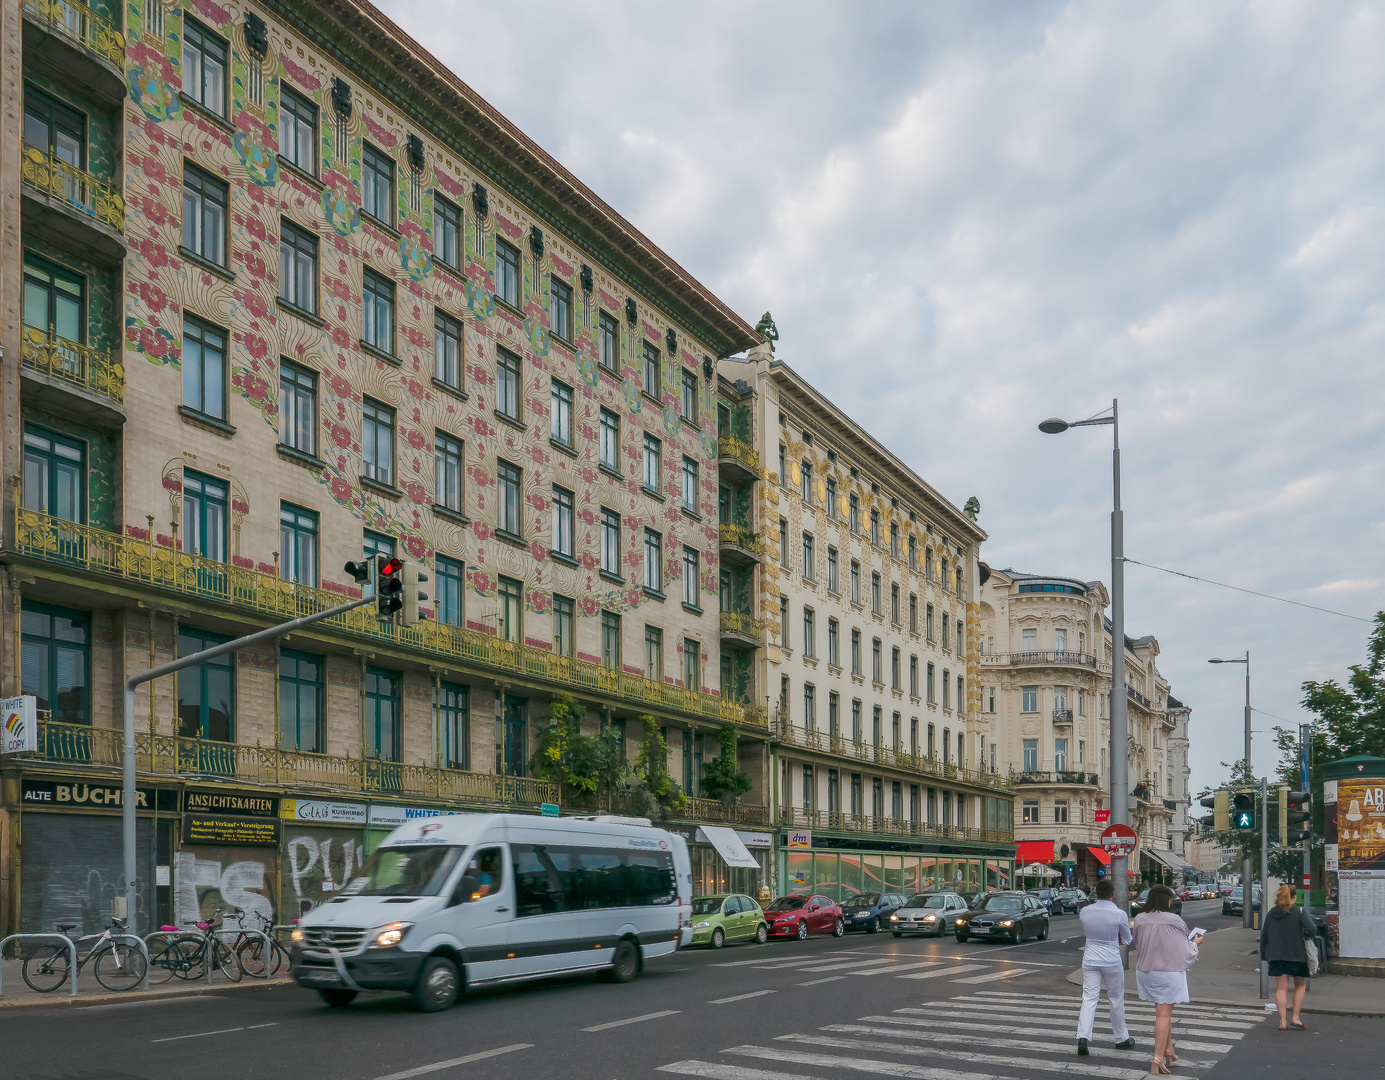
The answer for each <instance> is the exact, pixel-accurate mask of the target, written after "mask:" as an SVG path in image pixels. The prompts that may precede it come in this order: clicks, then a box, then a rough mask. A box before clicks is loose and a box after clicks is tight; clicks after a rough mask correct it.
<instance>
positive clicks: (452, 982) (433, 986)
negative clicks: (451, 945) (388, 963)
mask: <svg viewBox="0 0 1385 1080" xmlns="http://www.w3.org/2000/svg"><path fill="white" fill-rule="evenodd" d="M459 989H460V987H459V985H458V979H457V965H456V964H454V963H453V962H452V961H451V960H449V959H447V957H445V956H432V957H429V958H428V960H427V961H426V962H425V963H424V965H423V970H422V971H421V972H419V975H418V982H417V983H416V984H415V985H414V1007H415V1008H417V1009H418V1010H419V1011H420V1012H442V1010H443V1009H448V1008H451V1007H452V1005H454V1004H455V1003H456V1001H457V992H458V990H459Z"/></svg>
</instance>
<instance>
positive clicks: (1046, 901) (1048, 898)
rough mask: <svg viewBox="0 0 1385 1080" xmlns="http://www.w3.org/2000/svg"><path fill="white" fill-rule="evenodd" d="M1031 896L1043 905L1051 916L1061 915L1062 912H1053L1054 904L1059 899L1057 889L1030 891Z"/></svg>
mask: <svg viewBox="0 0 1385 1080" xmlns="http://www.w3.org/2000/svg"><path fill="white" fill-rule="evenodd" d="M1029 895H1030V896H1032V897H1034V899H1036V900H1038V901H1039V903H1041V904H1043V906H1044V910H1045V911H1047V912H1048V913H1049V914H1050V915H1060V914H1062V913H1061V912H1057V911H1054V910H1053V903H1054V901H1055V900H1057V899H1058V890H1057V889H1030V890H1029Z"/></svg>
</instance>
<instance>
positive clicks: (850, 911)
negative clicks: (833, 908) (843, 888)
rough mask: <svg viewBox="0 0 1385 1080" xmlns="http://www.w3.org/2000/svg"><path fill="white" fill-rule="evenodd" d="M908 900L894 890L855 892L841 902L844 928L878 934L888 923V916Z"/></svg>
mask: <svg viewBox="0 0 1385 1080" xmlns="http://www.w3.org/2000/svg"><path fill="white" fill-rule="evenodd" d="M908 900H909V898H908V897H907V896H905V895H904V894H903V893H896V892H878V893H875V892H864V893H857V894H856V895H855V896H852V897H850V898H848V899H847V900H846V901H845V902H844V903H843V904H842V916H843V918H845V919H846V928H847V929H848V930H865V931H866V932H867V933H871V934H878V933H879V932H880V931H881V930H883V929H885V927H887V926H889V925H890V916H891V915H893V914H894V913H895V912H896V911H898V910H899V909H900V908H902V907H903V906H904V905H905V904H906V903H908Z"/></svg>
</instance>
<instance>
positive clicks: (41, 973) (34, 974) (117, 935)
mask: <svg viewBox="0 0 1385 1080" xmlns="http://www.w3.org/2000/svg"><path fill="white" fill-rule="evenodd" d="M76 928H77V923H59V924H58V933H59V934H61V935H62V936H63V937H65V938H67V940H68V941H70V942H72V945H71V946H70V948H64V947H63V946H61V945H56V944H52V945H38V946H35V947H34V948H33V949H31V950H30V951H29V953H28V955H27V956H25V957H24V967H23V968H22V969H21V974H22V975H23V976H24V981H25V982H26V983H28V984H29V989H30V990H33V991H34V992H35V993H39V994H49V993H52V992H53V991H54V990H56V989H57V988H58V987H60V986H62V985H63V984H64V983H66V982H68V980H69V979H70V978H71V975H70V972H71V970H72V960H73V958H74V957H75V958H76V961H77V973H78V974H79V975H80V974H81V973H82V968H84V967H86V966H87V964H88V963H91V964H92V966H93V968H94V970H95V972H96V981H97V982H99V983H100V984H101V985H102V986H104V987H105V988H106V989H107V990H114V991H115V992H117V993H123V992H124V991H126V990H133V989H135V987H137V986H139V985H140V984H141V983H143V982H144V976H145V973H146V972H147V971H148V970H149V964H148V962H147V961H146V960H145V958H144V953H143V951H141V950H140V949H139V948H136V947H135V946H132V945H130V944H128V943H127V942H126V941H124V940H118V939H123V938H124V936H125V923H124V921H123V920H121V919H112V920H111V925H110V927H109V928H108V929H106V930H104V931H102V932H101V933H100V934H86V935H84V936H82V937H80V938H73V937H72V935H71V934H69V933H68V931H69V930H75V929H76ZM93 939H94V940H95V944H93V945H92V947H91V948H90V949H89V950H88V951H87V954H86V955H85V956H78V954H77V948H78V946H79V945H81V944H82V943H83V942H87V941H92V940H93Z"/></svg>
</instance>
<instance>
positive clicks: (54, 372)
mask: <svg viewBox="0 0 1385 1080" xmlns="http://www.w3.org/2000/svg"><path fill="white" fill-rule="evenodd" d="M19 348H20V354H21V356H22V357H23V371H24V372H25V373H30V372H32V373H33V377H31V379H30V382H31V383H32V389H31V390H30V391H28V392H27V393H26V398H28V399H29V400H31V401H33V402H34V403H36V404H38V405H40V406H41V407H42V408H44V410H45V411H48V412H57V413H59V414H64V413H67V414H73V415H75V416H76V418H77V419H79V420H86V421H90V422H96V423H100V424H101V425H102V426H110V425H119V424H121V423H123V422H124V420H125V409H124V402H125V368H124V366H123V365H121V364H120V363H119V361H117V360H115V359H113V358H112V356H111V354H110V353H108V352H106V351H104V350H102V349H93V348H92V347H91V346H90V345H83V344H81V343H79V342H76V341H68V340H67V339H66V338H62V337H58V336H56V335H47V334H44V333H43V332H42V331H41V330H38V329H36V328H34V327H31V326H27V327H25V328H24V333H23V335H22V336H21V337H20V339H19Z"/></svg>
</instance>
